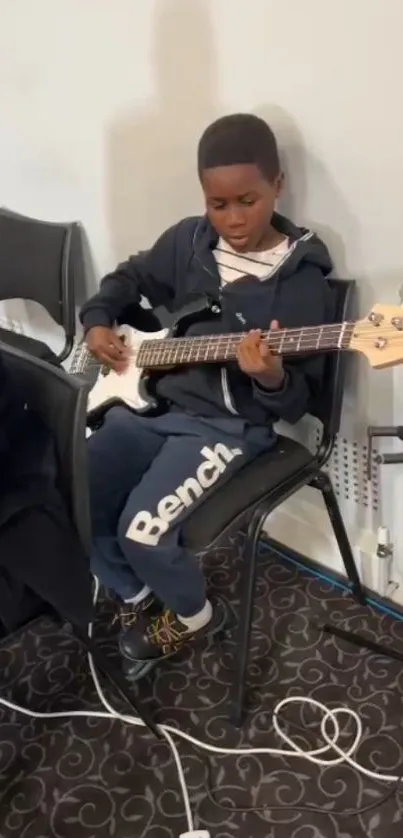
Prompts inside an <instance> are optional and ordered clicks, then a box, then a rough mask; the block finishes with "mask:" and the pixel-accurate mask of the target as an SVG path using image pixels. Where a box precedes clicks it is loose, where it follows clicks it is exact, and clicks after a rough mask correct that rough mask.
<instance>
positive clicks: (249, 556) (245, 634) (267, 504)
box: [182, 279, 365, 724]
mask: <svg viewBox="0 0 403 838" xmlns="http://www.w3.org/2000/svg"><path fill="white" fill-rule="evenodd" d="M330 282H331V287H332V290H333V293H334V298H335V321H337V322H343V321H345V320H348V318H349V312H350V309H351V303H352V299H353V294H354V288H355V283H354V281H353V280H341V279H339V280H331V281H330ZM350 316H351V314H350ZM345 369H346V353H334V354H330V355H328V356H327V358H326V368H325V374H324V383H323V388H322V391H321V393H320V396H319V397H318V398H317V400H316V403H315V404H313V405H312V407H311V413H312V415H313V416H315V417H316V418H317V419H319V420H320V422H321V424H322V436H321V441H320V444H319V446H318V449H317V451H316V452H315V453H312V452H311V451H309V450H308V448H306V447H305V446H304V445H301V444H300V443H298V442H295V441H294V440H292V439H290V438H288V437H285V436H280V437H279V439H278V442H277V445H276V447H275V448H274V449H272V450H271V451H269V452H268V453H267V454H263V455H262V456H260V457H258V459H256V460H254V461H253V462H252V463H250V464H249V465H246V466H245V467H244V468H243V469H241V471H239V472H238V473H237V474H236V475H235V476H234V477H233V478H232V479H231V480H230V481H228V482H227V483H225V484H224V486H223V487H222V488H221V489H218V490H217V491H216V492H215V493H214V494H213V495H212V496H211V497H210V498H207V499H206V500H205V501H204V502H203V503H202V504H201V505H200V506H198V507H196V509H195V511H194V512H193V514H192V515H191V516H190V517H189V518H188V519H187V520H186V522H185V524H184V528H183V536H182V537H183V544H184V545H185V546H186V547H188V548H189V549H191V550H192V551H193V552H205V551H208V550H209V549H211V548H213V547H215V546H216V545H217V544H218V543H219V542H220V541H221V539H222V538H223V537H225V536H226V535H228V534H229V533H231V532H233V531H235V530H237V529H241V528H243V527H244V526H245V525H247V536H246V540H245V544H244V548H243V579H242V586H241V610H240V624H239V648H238V649H237V655H236V663H235V677H234V686H233V712H232V719H233V721H234V723H235V724H239V723H240V722H241V720H242V716H243V710H244V699H245V687H246V684H245V679H246V670H247V663H248V657H249V647H250V635H251V628H252V615H253V602H254V595H255V587H256V565H257V554H258V546H259V539H260V536H261V533H262V528H263V525H264V522H265V520H266V518H267V516H268V515H269V514H270V512H272V511H273V510H274V509H275V508H276V507H277V506H279V505H280V504H281V503H283V501H285V500H287V498H289V497H290V496H291V495H293V494H294V492H297V491H298V489H301V488H302V486H307V485H308V486H313V487H315V488H316V489H319V491H320V492H321V493H322V496H323V500H324V502H325V505H326V509H327V511H328V514H329V518H330V522H331V525H332V527H333V531H334V534H335V537H336V539H337V543H338V546H339V550H340V553H341V557H342V559H343V563H344V567H345V570H346V574H347V576H348V578H349V580H350V582H351V588H352V593H353V595H354V596H355V597H356V598H357V599H358V600H359V601H361V602H365V598H364V593H363V590H362V587H361V583H360V578H359V575H358V571H357V568H356V564H355V561H354V556H353V553H352V550H351V545H350V542H349V539H348V535H347V532H346V529H345V526H344V523H343V519H342V516H341V513H340V509H339V505H338V501H337V497H336V494H335V492H334V489H333V486H332V483H331V481H330V477H329V476H328V474H327V473H326V472H324V471H323V470H322V467H323V466H324V464H325V463H326V461H327V460H328V458H329V456H330V454H331V452H332V448H333V446H334V442H335V438H336V434H337V432H338V430H339V425H340V417H341V409H342V399H343V389H344V378H345Z"/></svg>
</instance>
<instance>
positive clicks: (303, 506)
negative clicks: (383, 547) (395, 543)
mask: <svg viewBox="0 0 403 838" xmlns="http://www.w3.org/2000/svg"><path fill="white" fill-rule="evenodd" d="M310 491H312V490H309V489H306V490H305V489H302V490H301V491H300V492H298V493H297V494H296V495H295V496H294V497H293V498H291V499H290V500H288V501H286V502H285V503H284V504H283V505H282V506H280V507H279V508H278V509H276V510H275V511H274V512H272V514H271V515H269V516H268V518H267V520H266V523H265V526H264V532H265V533H266V535H268V536H269V537H270V538H273V539H274V540H275V541H278V542H280V543H281V544H284V546H285V547H289V548H290V549H291V550H295V551H296V552H297V553H300V554H302V555H303V556H307V558H309V559H311V561H313V562H315V563H316V564H318V565H322V567H323V570H324V571H325V572H326V570H330V572H331V571H335V572H337V573H339V574H342V575H345V570H344V565H343V562H342V559H341V556H340V553H339V548H338V546H337V541H336V539H335V537H334V534H333V530H332V528H331V525H330V522H329V517H328V514H327V511H326V509H325V506H324V504H322V503H320V504H318V503H314V502H312V500H311V497H310V494H309V493H310ZM348 529H349V536H350V541H351V546H352V548H353V552H354V556H355V561H356V564H357V568H358V570H359V573H360V576H361V581H362V582H363V584H364V585H365V586H366V587H367V588H369V589H370V590H372V591H377V589H378V584H377V561H379V560H378V559H377V557H376V533H375V532H370V531H369V530H358V529H357V528H354V527H351V526H350V527H349V528H348ZM392 573H393V582H392V583H391V585H390V588H389V589H388V592H387V596H388V598H389V599H390V600H392V601H393V602H396V603H397V604H399V605H403V579H400V577H399V576H398V574H396V573H395V572H394V571H393V566H392Z"/></svg>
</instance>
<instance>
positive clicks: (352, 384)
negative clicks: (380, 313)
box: [255, 104, 393, 438]
mask: <svg viewBox="0 0 403 838" xmlns="http://www.w3.org/2000/svg"><path fill="white" fill-rule="evenodd" d="M255 113H256V114H258V116H261V117H263V119H265V120H266V121H267V122H268V123H269V125H270V126H271V127H272V128H273V131H274V132H275V134H276V137H277V139H278V144H279V148H280V153H281V160H282V165H283V169H284V172H285V178H286V188H285V192H284V197H283V198H282V199H281V201H280V202H279V211H280V212H282V213H284V214H285V215H288V216H289V217H290V218H292V219H293V220H294V221H295V223H296V224H300V225H304V226H306V227H309V228H311V229H312V230H314V231H315V232H316V233H318V235H319V236H320V237H321V238H322V239H323V241H324V242H325V243H326V244H327V246H328V248H329V251H330V253H331V256H332V258H333V260H334V265H335V271H334V273H335V275H336V276H339V277H343V278H354V279H355V280H356V281H357V303H356V310H355V311H354V312H352V318H356V317H364V316H365V315H366V314H367V313H368V312H369V311H370V308H371V306H372V305H373V303H374V302H387V301H388V298H387V297H385V299H384V300H378V299H377V300H375V297H374V292H375V289H374V288H373V286H372V284H371V283H370V282H369V281H360V280H361V277H359V276H354V273H353V272H352V270H351V267H350V266H349V259H348V254H349V253H353V252H355V251H356V249H357V247H356V246H357V241H359V239H360V237H361V228H360V224H359V222H358V220H357V218H356V217H355V216H354V215H353V213H352V212H351V210H350V207H349V205H348V203H347V202H346V200H345V198H344V196H343V194H342V192H341V190H340V188H339V187H338V185H337V183H336V182H335V181H334V179H333V177H332V175H331V173H330V172H329V170H328V169H326V166H325V164H324V162H323V161H322V160H320V159H319V158H318V157H316V156H315V155H314V154H313V153H312V151H311V149H310V148H309V147H307V146H306V144H305V138H304V135H303V133H302V132H301V130H300V128H299V126H298V125H297V124H296V123H295V122H294V120H293V119H292V117H291V116H290V114H288V113H287V112H286V111H285V110H284V109H283V108H281V107H279V106H276V105H268V104H267V105H261V106H259V107H257V108H255ZM311 189H313V190H314V191H315V205H316V206H319V207H323V215H322V214H320V215H319V216H318V217H316V216H315V217H312V215H311V210H310V207H311V206H312V201H311V200H310V199H309V194H310V190H311ZM327 219H328V221H327ZM338 219H340V226H341V227H342V229H343V235H342V236H341V235H340V234H339V233H338V232H337V228H336V225H337V220H338ZM376 293H377V295H378V294H379V291H378V290H377V292H376ZM392 301H393V299H392ZM377 374H381V375H382V402H383V404H384V408H385V422H386V420H387V417H388V416H389V418H390V415H391V405H392V404H393V376H392V373H387V372H385V371H383V372H382V373H377V372H376V371H375V372H373V371H372V370H371V368H370V367H369V365H368V363H367V362H366V360H362V359H361V358H360V357H359V356H357V355H354V356H353V357H352V359H351V362H350V364H349V365H348V371H347V380H346V390H345V399H344V411H343V420H342V428H341V433H342V435H343V434H344V433H345V434H346V435H347V436H348V437H349V438H361V437H362V435H363V434H365V428H366V424H367V421H366V417H370V416H371V414H374V411H375V406H374V405H371V403H370V398H369V397H370V395H371V394H372V393H373V392H375V389H376V388H373V387H371V381H370V377H371V376H372V375H377ZM376 413H378V414H379V405H378V406H377V410H376ZM368 421H369V418H368ZM379 421H381V420H379Z"/></svg>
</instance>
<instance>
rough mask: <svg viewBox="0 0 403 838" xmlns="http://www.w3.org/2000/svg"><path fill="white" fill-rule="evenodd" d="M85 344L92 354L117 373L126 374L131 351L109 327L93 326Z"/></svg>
mask: <svg viewBox="0 0 403 838" xmlns="http://www.w3.org/2000/svg"><path fill="white" fill-rule="evenodd" d="M85 342H86V344H87V346H88V349H89V350H90V352H91V354H92V355H94V356H95V358H97V359H98V361H100V362H101V364H106V365H107V366H108V367H111V368H112V369H113V370H115V372H124V370H125V369H126V367H127V363H128V360H129V350H128V348H127V347H126V346H125V345H124V343H123V341H122V339H121V338H120V337H119V336H118V335H117V334H115V332H114V331H113V329H110V328H109V327H108V326H93V327H92V329H89V330H88V332H87V334H86V337H85Z"/></svg>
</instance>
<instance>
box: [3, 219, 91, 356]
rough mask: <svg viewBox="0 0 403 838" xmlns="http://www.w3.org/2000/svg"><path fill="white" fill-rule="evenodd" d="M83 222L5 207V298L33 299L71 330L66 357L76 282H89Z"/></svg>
mask: <svg viewBox="0 0 403 838" xmlns="http://www.w3.org/2000/svg"><path fill="white" fill-rule="evenodd" d="M84 264H85V262H84V252H83V242H82V235H81V229H80V226H79V224H77V223H72V224H59V223H53V222H48V221H39V220H37V219H35V218H28V217H26V216H24V215H19V214H18V213H15V212H11V211H10V210H7V209H4V208H1V209H0V300H11V299H22V300H33V301H34V302H36V303H39V304H40V305H42V306H43V307H44V308H45V309H46V311H47V312H48V313H49V314H50V316H51V317H52V318H53V320H55V322H56V323H58V324H59V326H62V327H63V329H64V331H65V334H66V346H65V349H64V350H63V352H62V354H61V356H60V360H64V358H66V357H67V355H68V354H69V352H70V351H71V348H72V346H73V341H74V335H75V327H76V319H75V293H74V292H75V288H76V287H79V283H81V284H82V283H83V276H84Z"/></svg>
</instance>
